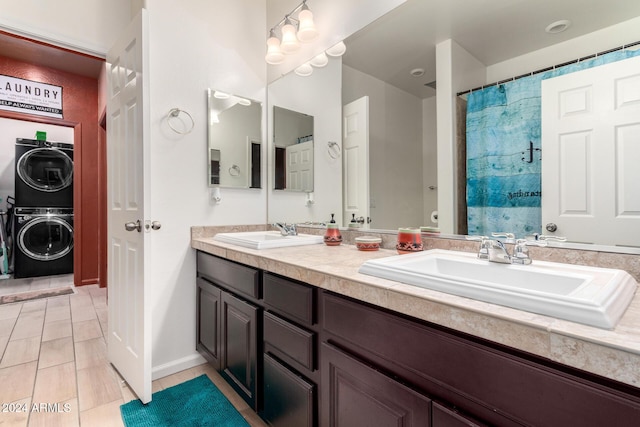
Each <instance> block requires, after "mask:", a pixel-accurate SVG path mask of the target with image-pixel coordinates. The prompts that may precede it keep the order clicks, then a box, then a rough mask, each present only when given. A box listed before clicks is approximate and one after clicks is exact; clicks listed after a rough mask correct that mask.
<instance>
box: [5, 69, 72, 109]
mask: <svg viewBox="0 0 640 427" xmlns="http://www.w3.org/2000/svg"><path fill="white" fill-rule="evenodd" d="M0 109H2V110H7V111H15V112H18V113H27V114H37V115H39V116H47V117H55V118H58V119H61V118H62V87H61V86H53V85H50V84H46V83H40V82H33V81H31V80H24V79H19V78H16V77H9V76H3V75H0Z"/></svg>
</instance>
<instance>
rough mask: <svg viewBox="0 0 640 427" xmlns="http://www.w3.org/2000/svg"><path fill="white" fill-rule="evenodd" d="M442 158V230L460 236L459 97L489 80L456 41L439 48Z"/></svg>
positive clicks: (474, 60) (439, 189) (438, 95)
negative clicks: (457, 128)
mask: <svg viewBox="0 0 640 427" xmlns="http://www.w3.org/2000/svg"><path fill="white" fill-rule="evenodd" d="M436 63H437V72H436V81H437V82H438V86H437V89H436V97H437V100H436V105H437V107H436V109H437V128H438V129H437V135H438V143H437V151H438V154H437V157H438V226H439V227H440V231H442V232H443V233H454V232H456V229H455V224H456V222H457V209H456V202H457V200H456V184H457V183H456V175H455V164H456V129H455V127H456V110H455V97H456V93H458V92H460V91H462V90H464V89H466V88H469V87H477V86H479V85H481V84H482V82H483V81H484V79H485V76H486V74H485V67H484V65H483V64H482V63H481V62H480V61H478V60H477V59H475V58H474V57H473V56H472V55H470V54H469V53H468V52H467V51H466V50H464V49H463V48H462V47H461V46H460V45H459V44H457V43H456V42H455V41H453V40H445V41H443V42H441V43H439V44H438V45H436Z"/></svg>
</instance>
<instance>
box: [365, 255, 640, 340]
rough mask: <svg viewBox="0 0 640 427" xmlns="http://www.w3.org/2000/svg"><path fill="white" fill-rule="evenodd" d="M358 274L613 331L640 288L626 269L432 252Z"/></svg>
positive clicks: (375, 263) (379, 262)
mask: <svg viewBox="0 0 640 427" xmlns="http://www.w3.org/2000/svg"><path fill="white" fill-rule="evenodd" d="M359 271H360V273H364V274H368V275H371V276H376V277H381V278H384V279H390V280H395V281H398V282H402V283H406V284H409V285H414V286H419V287H423V288H427V289H433V290H436V291H441V292H446V293H449V294H454V295H459V296H463V297H468V298H473V299H476V300H480V301H486V302H490V303H495V304H500V305H504V306H507V307H512V308H517V309H520V310H526V311H530V312H533V313H539V314H544V315H548V316H552V317H557V318H561V319H566V320H571V321H574V322H579V323H584V324H587V325H591V326H596V327H599V328H605V329H612V328H614V327H615V325H616V324H617V323H618V320H620V317H622V314H623V313H624V311H625V310H626V309H627V307H628V305H629V303H630V302H631V300H632V299H633V296H634V294H635V291H636V288H637V286H638V284H637V283H636V281H635V280H634V279H633V277H631V275H629V274H628V273H627V272H625V271H623V270H614V269H607V268H596V267H585V266H578V265H569V264H560V263H553V262H544V261H536V260H534V261H533V264H532V265H510V264H499V263H493V262H488V261H486V260H480V259H478V258H477V257H476V255H475V254H471V253H464V252H455V251H446V250H440V249H434V250H429V251H424V252H418V253H415V254H409V255H397V256H392V257H388V258H378V259H372V260H369V261H367V262H365V263H364V264H362V266H361V267H360V270H359Z"/></svg>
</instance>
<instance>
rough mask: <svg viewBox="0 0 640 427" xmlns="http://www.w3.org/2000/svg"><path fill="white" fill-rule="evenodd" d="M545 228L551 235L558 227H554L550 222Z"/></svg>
mask: <svg viewBox="0 0 640 427" xmlns="http://www.w3.org/2000/svg"><path fill="white" fill-rule="evenodd" d="M545 228H546V229H547V231H550V232H552V233H553V232H554V231H556V230H557V229H558V226H557V225H555V224H554V223H552V222H550V223H548V224H547V225H546V226H545Z"/></svg>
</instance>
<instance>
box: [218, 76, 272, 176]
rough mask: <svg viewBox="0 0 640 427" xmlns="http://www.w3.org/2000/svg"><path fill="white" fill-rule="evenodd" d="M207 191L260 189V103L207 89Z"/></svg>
mask: <svg viewBox="0 0 640 427" xmlns="http://www.w3.org/2000/svg"><path fill="white" fill-rule="evenodd" d="M207 113H208V114H207V115H208V120H209V126H208V137H207V140H208V144H207V159H208V162H209V165H208V173H207V181H208V185H209V187H233V188H261V187H262V174H261V166H260V165H261V163H262V162H261V153H262V138H261V135H262V103H260V102H258V101H255V100H253V99H249V98H246V97H242V96H238V95H233V94H230V93H228V92H223V91H220V90H214V89H207Z"/></svg>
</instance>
